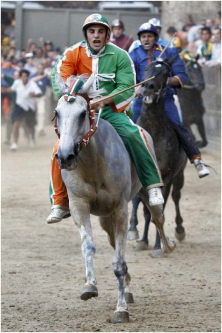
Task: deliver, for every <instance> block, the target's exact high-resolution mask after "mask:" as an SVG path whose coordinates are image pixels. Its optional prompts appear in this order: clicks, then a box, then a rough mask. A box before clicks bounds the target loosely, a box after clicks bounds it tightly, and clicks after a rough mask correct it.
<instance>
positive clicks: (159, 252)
mask: <svg viewBox="0 0 222 333" xmlns="http://www.w3.org/2000/svg"><path fill="white" fill-rule="evenodd" d="M163 257H164V253H163V251H162V250H161V249H158V250H153V253H152V258H163Z"/></svg>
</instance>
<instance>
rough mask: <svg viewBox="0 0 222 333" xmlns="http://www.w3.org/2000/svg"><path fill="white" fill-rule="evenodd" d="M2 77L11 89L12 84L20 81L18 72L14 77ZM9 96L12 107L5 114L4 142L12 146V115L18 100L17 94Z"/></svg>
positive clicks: (2, 75) (3, 75)
mask: <svg viewBox="0 0 222 333" xmlns="http://www.w3.org/2000/svg"><path fill="white" fill-rule="evenodd" d="M1 77H2V78H3V79H4V80H5V81H6V82H7V83H8V85H9V86H10V87H11V86H12V84H13V83H14V81H15V80H17V79H19V72H18V71H16V72H14V74H13V77H12V76H10V75H5V74H1ZM9 95H10V98H11V105H10V109H9V110H8V113H5V119H6V137H5V141H4V143H5V144H10V140H11V133H12V123H11V113H12V110H13V109H14V107H15V100H16V93H15V92H13V93H12V94H9ZM3 107H4V103H3Z"/></svg>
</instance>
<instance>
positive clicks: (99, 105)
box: [90, 96, 113, 110]
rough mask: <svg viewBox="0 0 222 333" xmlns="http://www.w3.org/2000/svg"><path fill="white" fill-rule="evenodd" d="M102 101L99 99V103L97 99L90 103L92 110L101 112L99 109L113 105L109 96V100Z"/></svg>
mask: <svg viewBox="0 0 222 333" xmlns="http://www.w3.org/2000/svg"><path fill="white" fill-rule="evenodd" d="M104 97H105V96H104ZM104 97H102V98H104ZM100 100H101V98H98V101H97V99H94V100H92V101H91V102H90V106H91V108H92V109H95V110H99V109H102V108H103V107H104V106H105V105H107V104H111V103H113V99H112V97H109V96H107V99H105V100H104V101H100Z"/></svg>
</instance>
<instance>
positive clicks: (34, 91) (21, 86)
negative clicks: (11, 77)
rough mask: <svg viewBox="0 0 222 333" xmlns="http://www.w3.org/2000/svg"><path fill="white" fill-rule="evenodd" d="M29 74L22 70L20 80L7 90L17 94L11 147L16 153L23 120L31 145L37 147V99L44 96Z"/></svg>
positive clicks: (13, 114)
mask: <svg viewBox="0 0 222 333" xmlns="http://www.w3.org/2000/svg"><path fill="white" fill-rule="evenodd" d="M29 74H30V73H29V72H28V71H27V70H25V69H22V70H21V71H20V72H19V76H20V79H18V80H16V81H14V83H13V85H12V86H11V87H10V88H7V90H6V91H7V92H8V93H12V92H16V104H15V108H14V110H13V113H12V122H13V130H12V135H13V144H12V145H11V147H10V148H11V150H14V151H15V150H17V149H18V139H19V128H20V125H21V121H22V120H23V119H24V120H25V122H26V125H27V128H28V130H29V134H30V139H31V140H30V144H31V146H34V145H35V125H36V115H35V109H36V102H35V98H36V97H40V96H42V91H41V89H40V88H39V87H38V85H37V84H36V83H35V82H33V81H32V80H29Z"/></svg>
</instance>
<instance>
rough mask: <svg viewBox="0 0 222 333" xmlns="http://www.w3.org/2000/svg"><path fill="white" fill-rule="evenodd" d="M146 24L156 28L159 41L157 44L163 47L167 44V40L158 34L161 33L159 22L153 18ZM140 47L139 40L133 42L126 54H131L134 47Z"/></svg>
mask: <svg viewBox="0 0 222 333" xmlns="http://www.w3.org/2000/svg"><path fill="white" fill-rule="evenodd" d="M148 23H150V24H152V25H154V27H155V28H156V30H157V32H158V35H159V40H158V41H159V44H160V45H162V46H164V47H165V46H166V45H167V44H168V40H167V39H165V38H163V37H160V33H161V30H162V24H161V22H160V20H159V19H157V18H155V17H154V18H151V19H150V20H149V21H148ZM140 45H141V42H140V40H139V39H137V40H135V41H134V42H133V43H132V44H131V46H130V48H129V51H128V52H131V51H132V50H134V49H135V48H136V47H138V46H140Z"/></svg>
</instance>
